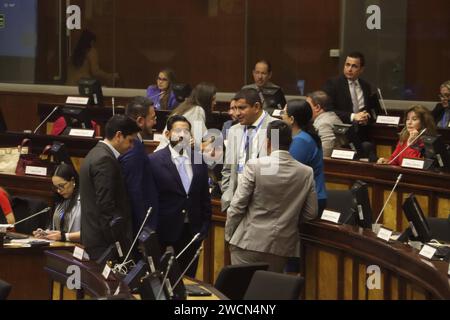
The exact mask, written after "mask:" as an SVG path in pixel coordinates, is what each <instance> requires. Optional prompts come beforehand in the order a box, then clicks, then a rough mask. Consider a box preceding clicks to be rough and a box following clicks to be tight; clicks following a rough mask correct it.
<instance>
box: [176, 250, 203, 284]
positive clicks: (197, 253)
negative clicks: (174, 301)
mask: <svg viewBox="0 0 450 320" xmlns="http://www.w3.org/2000/svg"><path fill="white" fill-rule="evenodd" d="M202 250H203V247H200V248H198V250H197V252H196V253H195V255H194V257H193V258H192V259H191V261H189V264H188V265H187V267H186V269H184V270H183V272H182V273H181V275H180V277H179V278H178V279H177V281H175V284H174V285H173V287H174V288H176V286H177V285H178V283H180V281H181V280H182V279H183V277H184V275H185V274H186V272H187V271H188V270H189V268H190V267H191V265H192V264H193V263H194V261H195V259H197V258H198V256H199V255H200V252H202Z"/></svg>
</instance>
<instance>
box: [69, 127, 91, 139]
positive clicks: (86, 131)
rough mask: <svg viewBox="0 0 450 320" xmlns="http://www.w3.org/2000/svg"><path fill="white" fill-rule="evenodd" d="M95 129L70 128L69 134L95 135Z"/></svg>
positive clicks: (76, 135)
mask: <svg viewBox="0 0 450 320" xmlns="http://www.w3.org/2000/svg"><path fill="white" fill-rule="evenodd" d="M94 134H95V130H92V129H70V132H69V136H72V137H87V138H92V137H94Z"/></svg>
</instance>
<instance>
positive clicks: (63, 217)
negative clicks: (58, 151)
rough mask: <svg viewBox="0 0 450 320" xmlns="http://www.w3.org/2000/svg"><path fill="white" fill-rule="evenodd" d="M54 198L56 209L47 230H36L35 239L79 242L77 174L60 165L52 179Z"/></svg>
mask: <svg viewBox="0 0 450 320" xmlns="http://www.w3.org/2000/svg"><path fill="white" fill-rule="evenodd" d="M52 183H53V187H54V189H55V192H56V194H55V196H56V201H55V203H56V208H55V211H54V213H53V217H52V222H51V227H50V228H49V230H46V231H44V230H42V229H37V230H36V231H34V232H33V235H34V236H35V237H36V238H42V239H47V240H55V241H70V242H80V228H81V205H80V190H79V187H80V184H79V179H78V173H77V172H76V171H75V169H74V168H73V167H72V166H70V165H67V164H65V163H61V164H60V165H59V166H58V167H57V168H56V170H55V173H54V174H53V177H52Z"/></svg>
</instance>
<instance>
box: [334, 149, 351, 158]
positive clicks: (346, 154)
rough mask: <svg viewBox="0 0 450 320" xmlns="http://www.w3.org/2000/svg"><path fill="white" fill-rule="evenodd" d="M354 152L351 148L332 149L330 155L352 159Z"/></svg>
mask: <svg viewBox="0 0 450 320" xmlns="http://www.w3.org/2000/svg"><path fill="white" fill-rule="evenodd" d="M355 154H356V152H355V151H351V150H333V153H332V154H331V157H332V158H335V159H345V160H353V159H354V158H355Z"/></svg>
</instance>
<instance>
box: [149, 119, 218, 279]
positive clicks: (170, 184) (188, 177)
mask: <svg viewBox="0 0 450 320" xmlns="http://www.w3.org/2000/svg"><path fill="white" fill-rule="evenodd" d="M190 132H191V124H190V123H189V121H188V120H187V119H186V118H185V117H183V116H179V115H175V116H172V117H170V118H169V119H168V121H167V132H166V137H167V139H168V140H169V141H170V144H169V145H168V146H167V147H165V148H164V149H161V150H160V151H157V152H155V153H153V154H151V155H150V156H149V159H150V167H151V169H152V171H153V173H154V176H155V181H157V188H158V200H159V201H158V203H159V211H158V213H159V214H158V226H157V229H156V232H157V234H158V237H159V240H160V242H161V245H162V246H163V247H172V248H173V249H174V253H175V255H177V254H178V253H179V252H181V251H182V250H183V248H184V247H185V246H186V245H187V244H188V243H189V242H190V241H191V240H192V239H193V237H194V235H195V234H197V233H200V238H199V239H198V240H196V241H195V242H194V243H193V244H192V245H191V246H189V249H188V250H186V252H184V253H183V254H182V255H181V257H180V259H178V263H179V265H180V269H181V271H183V270H185V269H186V268H187V266H188V265H189V263H190V261H191V260H192V259H193V257H194V255H195V253H196V251H197V249H198V248H199V247H200V245H201V242H202V240H203V239H204V238H206V236H207V234H208V230H209V226H210V223H211V198H210V194H209V185H208V168H207V166H206V164H205V163H204V162H203V160H202V156H201V155H200V154H195V153H193V152H191V148H190V137H191V134H190ZM197 261H198V259H196V260H195V262H194V263H193V264H192V265H191V267H190V268H189V269H188V272H187V273H186V274H187V275H188V276H191V277H195V273H196V270H197Z"/></svg>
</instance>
